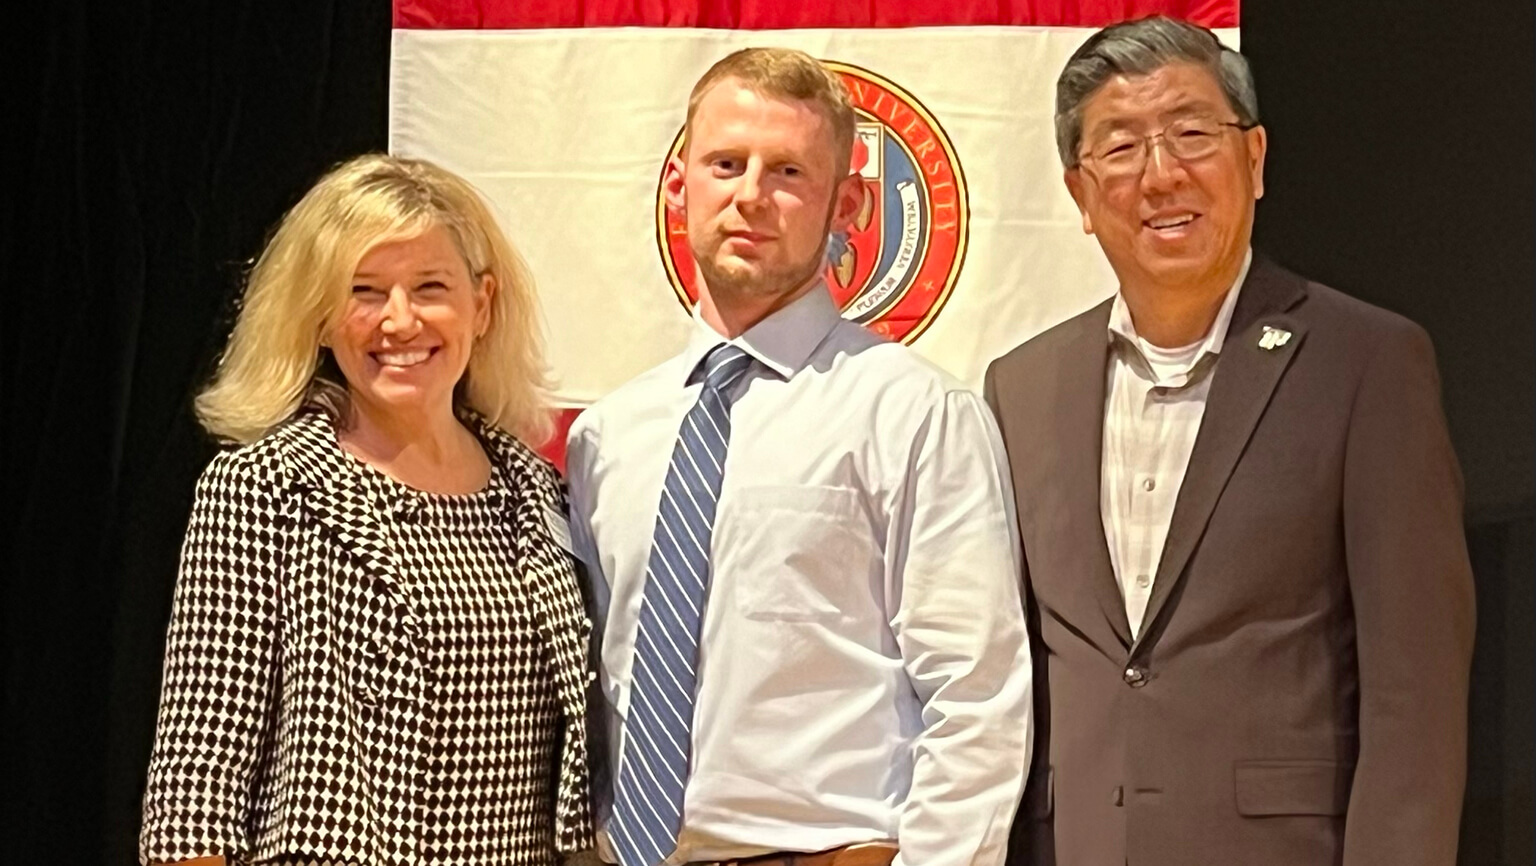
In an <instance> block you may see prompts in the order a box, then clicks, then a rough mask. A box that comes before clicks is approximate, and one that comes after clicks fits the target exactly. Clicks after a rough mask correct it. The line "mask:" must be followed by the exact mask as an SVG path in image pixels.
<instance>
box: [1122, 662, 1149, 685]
mask: <svg viewBox="0 0 1536 866" xmlns="http://www.w3.org/2000/svg"><path fill="white" fill-rule="evenodd" d="M1121 679H1123V680H1125V684H1126V685H1128V686H1130V687H1131V688H1133V689H1139V688H1141V687H1142V686H1144V685H1146V684H1147V672H1146V671H1145V670H1143V669H1141V668H1138V667H1135V666H1132V667H1128V668H1126V669H1125V673H1124V674H1123V675H1122V676H1121Z"/></svg>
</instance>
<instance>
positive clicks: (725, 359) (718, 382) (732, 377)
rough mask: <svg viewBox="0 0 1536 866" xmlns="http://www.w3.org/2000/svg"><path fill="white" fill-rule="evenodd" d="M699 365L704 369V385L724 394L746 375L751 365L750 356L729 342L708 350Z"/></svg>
mask: <svg viewBox="0 0 1536 866" xmlns="http://www.w3.org/2000/svg"><path fill="white" fill-rule="evenodd" d="M699 366H700V367H701V368H702V369H703V371H704V387H706V388H709V389H711V390H714V391H717V392H719V393H720V394H721V395H722V396H724V394H725V392H726V391H729V390H730V389H731V387H732V386H733V385H735V384H736V383H737V382H739V381H741V377H742V376H744V375H746V372H747V370H748V368H750V367H751V366H752V356H751V355H748V354H747V353H746V352H744V351H742V350H741V349H739V348H737V347H736V346H732V345H731V344H730V343H721V344H720V345H718V346H716V347H714V348H713V349H710V350H709V353H708V354H706V355H705V356H704V360H702V361H700V362H699Z"/></svg>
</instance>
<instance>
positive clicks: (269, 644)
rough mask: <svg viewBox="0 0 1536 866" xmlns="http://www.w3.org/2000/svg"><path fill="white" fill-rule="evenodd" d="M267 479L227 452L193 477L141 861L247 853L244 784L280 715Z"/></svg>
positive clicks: (274, 542)
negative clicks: (194, 486) (276, 699)
mask: <svg viewBox="0 0 1536 866" xmlns="http://www.w3.org/2000/svg"><path fill="white" fill-rule="evenodd" d="M266 475H267V473H265V472H263V471H262V469H261V467H260V466H259V465H258V464H257V463H256V462H255V461H253V460H251V459H250V458H249V457H243V456H241V455H239V454H238V453H228V452H226V453H224V454H220V455H219V456H218V457H216V458H215V459H214V461H213V463H211V464H210V465H209V467H208V469H207V470H206V471H204V472H203V475H202V477H201V479H199V481H198V485H197V493H196V497H195V499H194V501H193V505H192V517H191V520H190V522H189V524H188V526H187V536H186V540H185V542H184V544H183V546H182V551H181V567H180V571H179V574H178V576H177V580H176V597H175V602H174V605H173V607H172V611H171V623H170V629H169V632H168V634H167V636H166V647H165V671H164V677H163V679H162V683H161V690H160V712H159V720H158V724H157V726H156V730H155V744H154V750H153V752H152V754H151V757H150V763H149V779H148V787H147V789H146V791H145V794H144V824H143V829H142V831H141V834H140V838H139V856H140V858H141V859H142V860H144V861H150V862H155V861H159V862H164V861H175V860H185V859H191V858H194V857H200V856H209V855H215V854H222V855H225V856H226V857H228V858H238V857H244V856H246V855H248V854H249V842H250V840H249V838H248V833H249V827H250V816H251V806H252V804H251V790H252V786H253V784H254V782H255V779H256V773H257V769H258V767H259V766H260V765H261V762H262V758H263V753H264V752H265V750H266V749H267V747H268V745H269V739H270V736H271V731H272V721H273V718H274V714H275V711H276V710H275V706H274V693H275V691H276V689H275V683H276V680H277V666H278V662H277V652H278V604H277V586H278V578H279V574H280V569H281V560H282V555H283V551H282V544H281V538H282V534H281V526H282V520H283V517H282V515H281V514H280V513H279V506H278V496H277V492H276V489H275V485H274V484H273V483H271V482H270V481H269V479H268V478H267V477H266Z"/></svg>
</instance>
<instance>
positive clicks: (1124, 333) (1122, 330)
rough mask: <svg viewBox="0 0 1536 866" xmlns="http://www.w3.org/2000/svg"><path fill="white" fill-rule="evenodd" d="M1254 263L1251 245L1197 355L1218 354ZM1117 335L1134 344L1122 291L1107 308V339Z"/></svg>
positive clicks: (1112, 340) (1130, 322)
mask: <svg viewBox="0 0 1536 866" xmlns="http://www.w3.org/2000/svg"><path fill="white" fill-rule="evenodd" d="M1252 265H1253V248H1252V247H1249V248H1248V252H1247V253H1246V254H1244V256H1243V266H1242V267H1241V268H1239V269H1238V271H1237V279H1236V280H1234V281H1233V283H1232V287H1231V288H1230V289H1227V296H1226V298H1225V299H1223V300H1222V302H1221V309H1220V310H1218V311H1217V312H1216V321H1214V322H1212V323H1211V329H1210V330H1209V331H1207V332H1206V334H1205V339H1203V340H1201V345H1200V351H1198V352H1196V353H1195V357H1196V358H1203V357H1204V356H1206V355H1219V354H1221V347H1222V345H1224V344H1225V343H1226V340H1227V330H1228V329H1229V328H1231V327H1232V311H1233V310H1235V309H1237V296H1238V294H1239V293H1240V292H1241V291H1242V288H1243V280H1245V279H1247V278H1248V269H1249V267H1251V266H1252ZM1115 337H1120V338H1122V339H1124V340H1125V342H1127V343H1129V344H1130V345H1132V346H1135V345H1136V342H1137V340H1138V335H1137V333H1136V324H1135V323H1134V322H1132V321H1131V308H1130V307H1129V306H1128V305H1127V304H1126V303H1125V295H1124V294H1123V293H1120V292H1116V293H1115V302H1114V304H1112V305H1111V306H1110V308H1109V340H1110V342H1111V343H1113V342H1114V341H1115Z"/></svg>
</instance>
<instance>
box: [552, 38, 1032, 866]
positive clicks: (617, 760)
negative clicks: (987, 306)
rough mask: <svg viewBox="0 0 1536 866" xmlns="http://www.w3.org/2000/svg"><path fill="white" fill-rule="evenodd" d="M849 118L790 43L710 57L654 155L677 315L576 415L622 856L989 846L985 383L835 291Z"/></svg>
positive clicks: (846, 214)
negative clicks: (944, 367)
mask: <svg viewBox="0 0 1536 866" xmlns="http://www.w3.org/2000/svg"><path fill="white" fill-rule="evenodd" d="M853 137H854V113H853V108H852V106H851V105H850V103H849V99H848V95H847V93H846V91H845V90H844V89H843V87H842V84H841V83H840V82H839V80H838V79H837V77H836V76H835V75H834V74H833V73H831V72H830V71H829V70H827V69H826V68H825V67H823V66H822V65H821V64H819V63H817V62H816V61H815V60H813V59H812V58H810V57H808V56H806V55H804V54H802V53H800V52H796V51H787V50H779V49H749V50H745V51H740V52H737V53H735V54H732V55H730V56H729V57H727V58H725V59H724V60H722V61H720V62H719V63H717V64H716V65H715V66H714V67H713V68H712V69H710V71H709V72H708V73H706V74H705V75H704V77H703V78H702V79H701V80H700V81H699V83H698V84H697V85H696V86H695V87H694V90H693V94H692V96H691V97H690V99H689V106H688V119H687V127H686V144H685V147H684V150H683V152H682V154H681V156H680V157H679V158H677V159H675V160H673V162H672V163H671V164H670V165H669V166H668V168H667V175H666V181H665V184H666V194H667V198H668V202H669V205H670V206H671V207H673V208H676V209H677V210H679V211H681V212H683V213H684V214H685V215H686V223H687V227H688V237H689V243H690V246H691V248H692V251H693V256H694V259H695V263H696V265H697V268H698V277H699V285H700V295H701V297H700V300H699V304H698V309H697V311H696V316H695V325H694V329H693V336H692V338H691V339H690V341H689V344H688V348H687V349H686V350H685V351H684V352H683V353H682V354H681V355H680V356H678V357H676V358H674V359H672V360H670V361H668V362H666V363H664V364H662V365H661V366H660V367H657V368H656V369H654V370H651V371H650V372H648V373H645V374H644V375H642V376H640V377H639V378H637V379H635V380H634V381H632V382H630V383H629V384H627V385H625V386H623V387H622V388H620V389H619V390H618V391H616V392H614V393H613V394H611V395H609V396H608V397H606V398H604V399H603V400H601V401H599V402H598V403H597V404H596V405H595V406H593V407H592V408H591V409H589V410H587V411H586V412H585V413H584V414H583V415H582V416H581V417H580V418H579V419H578V421H577V423H576V425H575V426H574V427H573V428H572V430H571V434H570V440H569V451H568V454H569V458H568V459H569V472H570V482H571V506H572V517H573V520H572V523H573V534H574V536H575V539H576V544H577V547H578V551H579V552H581V553H582V555H583V558H584V559H586V560H587V562H588V564H589V566H590V568H591V570H592V572H593V575H594V583H595V584H596V586H597V596H598V603H599V607H600V608H601V609H602V611H603V613H604V616H603V620H604V621H603V622H602V624H601V638H602V652H601V659H602V690H603V693H604V695H605V697H606V699H607V703H608V709H609V711H610V721H611V724H610V731H611V738H610V739H611V745H612V747H613V750H614V763H613V767H614V770H613V776H614V797H613V806H612V809H611V813H610V815H609V816H608V818H607V820H606V825H605V830H604V837H605V838H604V842H605V843H606V844H607V846H608V848H609V850H608V851H607V852H605V853H606V854H607V855H608V856H609V858H610V859H614V860H616V861H617V862H619V863H622V864H623V866H656V864H658V863H661V862H667V863H684V862H700V861H702V862H714V861H727V860H730V861H734V860H741V859H750V858H758V857H773V856H777V857H782V858H784V862H787V863H792V864H797V866H829V864H837V866H863V864H885V863H890V862H892V860H893V859H894V860H895V861H896V862H899V863H912V864H922V866H943V864H957V866H958V864H976V866H981V864H997V863H1001V862H1002V859H1003V857H1004V849H1005V846H1006V840H1007V836H1008V828H1009V824H1010V822H1011V820H1012V818H1013V813H1014V810H1015V808H1016V806H1017V803H1018V798H1019V796H1020V794H1021V792H1022V789H1023V775H1024V773H1023V771H1024V766H1025V762H1026V760H1027V755H1028V747H1029V737H1030V705H1031V699H1030V679H1031V677H1030V665H1029V650H1028V642H1027V637H1026V630H1025V626H1024V617H1023V607H1022V602H1021V597H1020V596H1021V593H1020V587H1019V579H1018V570H1017V569H1018V562H1019V560H1018V546H1017V536H1016V531H1017V530H1016V522H1015V520H1014V515H1013V510H1012V505H1011V494H1010V492H1009V488H1008V480H1007V477H1006V471H1005V470H1004V468H1003V452H1002V445H1001V442H1000V440H999V438H998V436H997V432H996V428H995V426H994V423H993V421H992V419H991V416H990V413H989V412H988V410H987V407H986V405H985V404H984V403H983V402H982V401H981V400H980V399H979V398H978V397H977V396H975V395H973V394H972V393H970V392H969V391H967V390H965V389H964V388H963V387H962V386H960V385H959V384H958V383H956V382H955V381H953V380H952V379H950V378H949V377H948V376H945V375H944V374H943V373H941V372H939V371H938V370H936V369H935V368H933V367H931V366H930V365H928V364H927V363H925V362H923V361H922V360H920V359H919V358H917V356H916V355H914V354H913V353H912V352H910V351H909V350H907V349H906V348H905V347H903V346H900V345H896V344H893V343H889V342H885V341H883V340H881V339H879V338H877V337H875V336H873V335H871V334H870V333H868V332H867V331H865V330H864V329H862V328H860V327H858V326H856V325H854V324H851V323H848V322H845V321H843V319H842V317H841V315H840V314H839V311H838V309H837V308H836V306H834V304H833V302H832V299H831V296H830V295H829V293H828V291H827V288H826V285H825V284H824V282H823V281H822V275H823V273H824V271H825V268H826V247H827V240H828V235H829V233H830V232H833V231H836V230H839V229H841V228H843V227H844V226H846V225H847V224H848V222H849V221H850V219H851V218H852V216H853V215H854V214H855V212H856V211H857V209H858V206H859V202H860V189H859V186H858V185H859V183H860V182H861V181H860V179H859V178H858V177H857V176H852V175H850V174H849V161H850V155H851V151H852V143H853ZM773 862H775V863H777V862H779V861H773Z"/></svg>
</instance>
